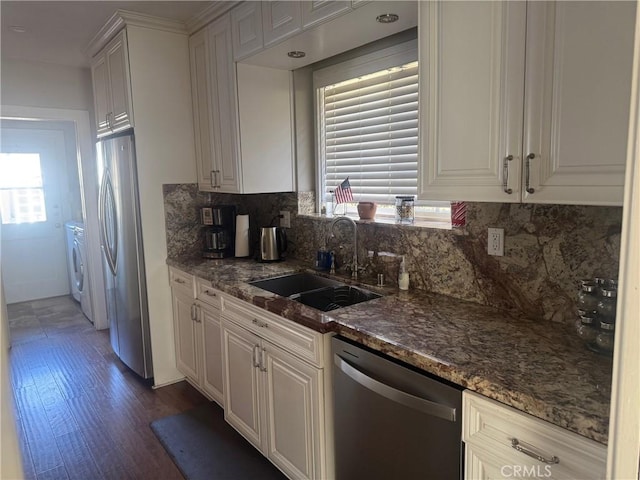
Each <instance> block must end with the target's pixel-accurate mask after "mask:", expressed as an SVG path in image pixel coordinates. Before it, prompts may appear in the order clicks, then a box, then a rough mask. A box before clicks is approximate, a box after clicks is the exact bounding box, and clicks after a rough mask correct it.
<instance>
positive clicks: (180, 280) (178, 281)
mask: <svg viewBox="0 0 640 480" xmlns="http://www.w3.org/2000/svg"><path fill="white" fill-rule="evenodd" d="M173 281H174V282H176V283H180V284H182V285H184V284H185V283H187V282H185V281H184V280H183V279H181V278H174V279H173Z"/></svg>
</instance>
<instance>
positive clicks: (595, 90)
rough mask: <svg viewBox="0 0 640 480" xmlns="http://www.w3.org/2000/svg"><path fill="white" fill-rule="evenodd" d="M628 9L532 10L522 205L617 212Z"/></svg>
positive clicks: (581, 5) (558, 5) (579, 5)
mask: <svg viewBox="0 0 640 480" xmlns="http://www.w3.org/2000/svg"><path fill="white" fill-rule="evenodd" d="M635 8H636V7H635V2H606V1H601V2H531V3H530V4H529V6H528V14H527V55H526V57H527V67H526V85H527V90H526V97H525V98H526V100H525V129H524V131H525V142H524V152H523V153H524V154H525V155H529V154H531V155H533V158H532V159H531V160H530V162H529V164H530V175H527V169H526V164H525V171H524V172H523V177H524V178H523V182H524V184H525V186H526V183H527V176H528V177H529V186H530V189H531V190H530V191H529V192H527V191H526V190H525V192H523V196H524V200H525V201H526V202H537V203H570V204H571V203H573V204H598V205H621V204H622V196H623V184H624V170H625V162H626V152H627V133H628V126H629V104H630V94H631V67H632V57H633V41H634V31H635V20H634V19H635Z"/></svg>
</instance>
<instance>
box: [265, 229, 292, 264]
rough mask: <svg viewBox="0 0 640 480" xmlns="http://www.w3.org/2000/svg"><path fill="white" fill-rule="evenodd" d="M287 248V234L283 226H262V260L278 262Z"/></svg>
mask: <svg viewBox="0 0 640 480" xmlns="http://www.w3.org/2000/svg"><path fill="white" fill-rule="evenodd" d="M286 250H287V235H286V233H285V232H284V228H282V227H262V228H261V229H260V255H259V257H258V260H259V261H261V262H277V261H279V260H282V254H283V253H284V252H285V251H286Z"/></svg>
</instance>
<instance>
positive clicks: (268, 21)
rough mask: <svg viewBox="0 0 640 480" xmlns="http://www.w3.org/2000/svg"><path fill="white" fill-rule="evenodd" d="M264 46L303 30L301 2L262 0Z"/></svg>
mask: <svg viewBox="0 0 640 480" xmlns="http://www.w3.org/2000/svg"><path fill="white" fill-rule="evenodd" d="M262 27H263V28H262V31H263V33H264V46H265V47H268V46H270V45H273V44H274V43H278V42H279V41H281V40H284V39H285V38H289V37H290V36H292V35H294V34H295V33H297V32H299V31H300V30H302V6H301V4H300V2H291V1H287V2H280V1H272V2H262Z"/></svg>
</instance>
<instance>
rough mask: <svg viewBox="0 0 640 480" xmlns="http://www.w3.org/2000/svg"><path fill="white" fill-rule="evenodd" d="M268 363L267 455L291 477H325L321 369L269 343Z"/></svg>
mask: <svg viewBox="0 0 640 480" xmlns="http://www.w3.org/2000/svg"><path fill="white" fill-rule="evenodd" d="M262 353H263V358H264V361H265V362H266V370H267V371H266V394H267V395H266V396H267V422H268V428H267V431H268V432H269V439H268V442H267V448H268V452H267V456H268V457H269V458H270V459H271V461H272V462H273V463H275V464H276V465H277V466H278V467H280V468H281V469H282V471H283V472H285V473H286V474H287V476H288V477H289V478H324V477H325V475H324V472H323V471H322V466H323V465H324V450H323V449H322V446H321V444H322V442H323V441H324V432H323V428H322V414H321V407H320V401H321V399H323V398H324V388H323V382H322V377H321V375H320V372H321V371H322V370H319V369H317V368H315V367H312V366H311V365H309V364H307V363H305V362H303V361H302V360H299V359H298V358H296V357H294V356H293V355H291V354H289V353H287V352H285V351H284V350H281V349H280V348H277V347H275V346H274V345H273V344H271V343H269V342H264V344H263V352H262Z"/></svg>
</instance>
